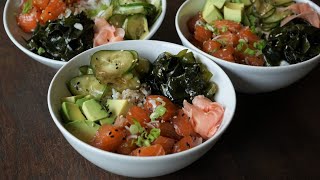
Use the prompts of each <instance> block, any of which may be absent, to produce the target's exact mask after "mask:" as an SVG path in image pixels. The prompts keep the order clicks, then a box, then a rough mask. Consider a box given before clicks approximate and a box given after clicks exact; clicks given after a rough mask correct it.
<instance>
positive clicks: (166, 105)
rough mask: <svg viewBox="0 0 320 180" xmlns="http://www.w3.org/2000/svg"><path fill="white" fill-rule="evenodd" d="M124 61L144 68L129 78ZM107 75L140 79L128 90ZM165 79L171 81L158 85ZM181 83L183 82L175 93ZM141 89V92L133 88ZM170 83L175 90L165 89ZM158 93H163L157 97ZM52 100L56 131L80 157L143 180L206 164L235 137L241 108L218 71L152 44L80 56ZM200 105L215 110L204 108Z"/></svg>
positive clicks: (62, 73) (56, 84)
mask: <svg viewBox="0 0 320 180" xmlns="http://www.w3.org/2000/svg"><path fill="white" fill-rule="evenodd" d="M155 46H156V47H157V49H154V48H153V47H155ZM124 57H127V58H129V59H130V61H126V60H125V58H124ZM130 57H134V58H136V57H138V59H139V60H138V61H135V60H133V61H131V60H132V59H131V58H130ZM120 59H121V60H120ZM146 60H148V63H147V64H149V65H150V66H146ZM124 61H125V62H126V63H128V62H130V63H132V62H133V63H138V64H135V66H134V67H132V66H130V67H131V68H129V70H125V71H123V70H124V68H123V67H124V66H123V63H124ZM168 62H170V63H169V64H170V65H168V64H167V65H166V66H163V64H162V63H165V64H166V63H168ZM110 63H111V64H112V66H110V65H111V64H110ZM177 63H178V64H179V65H178V64H177ZM180 63H182V64H180ZM184 63H186V64H184ZM146 67H149V68H150V69H149V70H148V71H145V68H146ZM159 67H160V68H159ZM181 67H184V68H181ZM105 68H107V69H108V68H113V69H114V70H113V72H115V71H116V72H117V73H119V70H120V71H122V72H124V76H122V78H125V79H127V78H128V77H130V78H129V79H134V77H138V78H139V79H138V80H137V79H135V80H134V82H133V81H130V83H125V84H127V85H126V87H125V88H123V86H122V85H121V80H119V79H118V78H117V81H113V80H112V77H114V76H113V75H112V76H110V74H108V75H106V74H105V71H104V70H105ZM188 68H195V69H197V70H196V71H197V72H192V71H187V70H188ZM125 69H126V68H125ZM139 69H140V70H139ZM143 69H144V70H143ZM109 70H110V69H109ZM169 71H170V72H171V73H169ZM161 72H163V73H161ZM181 72H183V73H182V74H181ZM137 73H138V74H137ZM139 73H144V75H145V76H144V77H145V78H143V77H142V76H140V75H141V74H140V75H139ZM149 73H150V74H149ZM188 73H192V74H193V76H194V77H191V76H190V74H189V75H188ZM79 74H80V75H79ZM163 74H166V77H167V76H168V77H169V76H170V78H168V79H167V80H164V81H162V80H159V79H157V81H155V79H156V76H162V75H163ZM196 74H197V75H196ZM132 75H133V76H132ZM187 76H188V77H187ZM79 78H80V79H79ZM181 78H183V79H184V80H181ZM188 78H191V79H192V82H191V81H189V80H188ZM169 79H171V80H169ZM173 79H179V80H178V84H177V86H175V88H174V84H175V83H173V82H174V80H173ZM201 79H202V80H201ZM105 80H107V81H108V82H109V83H106V81H105ZM160 81H161V83H162V85H159V84H158V85H157V83H160ZM88 82H89V83H92V85H90V86H87V83H88ZM201 82H202V83H201ZM204 82H205V83H204ZM118 83H120V85H119V84H118ZM134 83H138V84H140V85H138V86H137V84H135V85H134V86H131V85H129V84H134ZM166 83H169V84H171V85H169V86H170V87H172V88H171V89H170V88H169V89H165V88H164V87H165V86H166V85H165V84H166ZM194 83H196V84H197V86H195V84H194ZM150 84H152V87H151V89H149V88H150ZM187 84H193V85H192V87H191V86H189V88H190V89H189V88H186V86H188V85H187ZM204 84H206V85H205V86H203V85H204ZM167 85H168V84H167ZM130 86H131V87H130ZM156 86H158V87H162V88H160V89H158V90H159V91H158V92H157V91H156V89H157V87H156ZM201 86H202V87H201ZM101 87H102V88H101ZM132 87H135V88H132ZM147 87H149V88H147ZM200 87H201V88H200ZM205 87H210V88H209V89H207V88H205ZM212 87H213V88H212ZM119 88H120V89H124V90H122V91H121V90H119ZM197 88H200V89H202V90H201V92H203V94H204V95H198V94H199V93H201V92H200V91H199V92H196V89H197ZM101 89H103V91H104V92H103V93H100V92H101ZM173 89H175V90H173ZM79 92H82V93H79ZM83 92H84V93H83ZM130 92H131V93H130ZM163 92H164V93H166V94H163ZM173 92H176V94H175V93H173ZM177 92H180V93H177ZM186 92H192V93H186ZM129 94H134V95H129ZM182 94H184V95H183V97H185V98H181V95H182ZM137 97H142V98H137ZM47 98H48V99H47V100H48V107H49V111H50V114H51V117H52V119H53V121H54V123H55V124H56V126H57V127H58V129H59V130H60V132H61V133H62V135H63V136H64V137H65V139H66V140H67V141H68V142H69V143H70V145H71V146H72V147H73V148H74V149H75V150H76V151H77V152H78V153H79V154H81V155H82V156H83V157H84V158H86V159H87V160H89V161H90V162H92V163H93V164H95V165H96V166H98V167H100V168H102V169H104V170H106V171H109V172H111V173H115V174H119V175H123V176H129V177H140V178H141V177H155V176H161V175H165V174H169V173H172V172H175V171H177V170H179V169H182V168H184V167H186V166H188V165H190V164H191V163H193V162H194V161H196V160H197V159H199V158H200V157H201V156H203V155H204V154H205V153H206V152H207V151H209V150H210V148H211V147H212V146H213V145H214V144H215V143H216V142H217V140H218V139H219V138H220V137H221V135H222V134H223V133H224V131H225V130H226V129H227V127H228V125H229V124H230V123H231V120H232V117H233V115H234V112H235V108H236V96H235V91H234V88H233V85H232V83H231V81H230V80H229V78H228V76H227V75H226V74H225V73H224V71H223V70H222V69H221V68H220V67H219V66H218V65H216V64H215V63H214V62H213V61H211V60H209V59H208V58H207V57H205V56H203V55H201V54H199V53H197V52H194V51H192V50H190V49H186V48H185V47H183V46H181V45H176V44H172V43H168V42H161V41H152V40H133V41H122V42H116V43H111V44H107V45H102V46H99V47H95V48H93V49H90V50H88V51H85V52H84V53H81V54H79V55H77V56H76V57H74V58H73V59H72V60H70V61H69V62H68V63H67V64H66V65H65V66H63V67H62V68H61V69H60V70H59V71H58V72H57V73H56V75H55V76H54V78H53V79H52V81H51V83H50V87H49V90H48V97H47ZM197 100H200V101H198V102H201V104H203V107H205V108H207V109H204V108H203V107H201V108H200V107H197V108H196V107H195V106H197V105H196V104H197V103H196V102H195V101H197ZM92 103H93V104H92ZM207 103H209V104H210V105H208V104H207ZM204 104H206V105H208V106H204ZM198 105H199V104H198ZM93 107H95V108H94V109H93ZM119 107H121V108H119ZM194 108H195V109H194ZM71 109H73V110H72V111H71ZM90 109H91V110H90ZM92 112H94V113H92ZM191 112H192V113H191ZM194 115H199V116H201V118H200V119H206V121H201V122H202V123H201V122H200V121H198V120H199V117H195V116H194ZM180 120H181V121H180ZM179 122H180V123H179ZM84 126H85V127H86V128H83V127H84ZM87 128H89V129H90V130H87ZM84 129H86V130H84Z"/></svg>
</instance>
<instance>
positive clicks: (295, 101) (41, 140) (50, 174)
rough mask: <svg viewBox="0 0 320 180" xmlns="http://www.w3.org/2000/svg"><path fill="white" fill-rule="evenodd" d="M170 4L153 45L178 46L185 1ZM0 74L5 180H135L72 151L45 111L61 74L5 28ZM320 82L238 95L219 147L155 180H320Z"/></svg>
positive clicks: (0, 162)
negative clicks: (25, 48)
mask: <svg viewBox="0 0 320 180" xmlns="http://www.w3.org/2000/svg"><path fill="white" fill-rule="evenodd" d="M167 2H168V10H167V15H166V17H165V20H164V22H163V24H162V25H161V27H160V29H159V31H158V32H157V33H156V34H155V35H154V38H153V39H158V40H163V41H169V42H174V43H179V44H180V43H181V42H180V40H179V38H178V35H177V34H176V30H175V26H174V17H175V13H176V11H177V9H178V7H179V6H180V5H181V4H182V3H183V2H184V1H183V0H168V1H167ZM316 2H317V3H318V4H319V1H316ZM4 5H5V1H4V0H1V1H0V9H1V12H3V8H4ZM2 19H3V17H2V13H1V20H0V21H1V24H3V21H2ZM0 72H1V73H0V179H47V178H48V179H110V180H122V179H131V178H126V177H122V176H118V175H114V174H111V173H108V172H106V171H104V170H102V169H100V168H98V167H96V166H95V165H93V164H92V163H90V162H89V161H87V160H86V159H84V158H83V157H82V156H80V155H79V154H78V153H77V152H76V151H75V150H74V149H73V148H72V147H71V146H70V145H69V144H68V143H67V141H66V140H65V139H64V137H63V136H62V135H61V133H60V132H59V130H58V129H57V128H56V126H55V124H54V123H53V121H52V120H51V117H50V114H49V111H48V108H47V100H46V96H47V90H48V86H49V83H50V81H51V79H52V77H53V76H54V74H55V72H56V71H55V70H53V69H50V68H49V67H46V66H44V65H42V64H40V63H38V62H35V61H34V60H32V59H31V58H29V57H27V56H26V55H25V54H24V53H22V52H21V51H20V50H19V49H18V48H16V47H15V46H14V45H13V43H12V42H11V41H10V40H9V38H8V37H7V36H6V33H5V31H4V28H3V26H0ZM319 77H320V67H319V66H318V67H317V68H316V69H314V70H313V71H312V72H311V73H310V74H309V75H307V76H306V77H305V78H304V79H302V80H300V81H299V82H297V83H295V84H293V85H291V86H289V87H287V88H285V89H281V90H278V91H275V92H272V93H265V94H258V95H247V94H240V93H238V94H237V110H236V114H235V117H234V119H233V122H232V123H231V125H230V127H229V128H228V129H227V131H226V133H225V134H224V135H223V136H222V138H221V139H220V140H219V141H218V143H217V144H216V145H215V146H214V147H213V148H212V149H211V150H210V151H209V152H208V153H207V154H206V155H205V156H203V157H202V158H201V159H199V160H198V161H196V162H195V163H193V164H192V165H190V166H188V167H186V168H184V169H182V170H180V171H178V172H176V173H173V174H170V175H167V176H163V177H158V178H153V179H195V178H196V177H197V178H200V179H319V178H320V171H319V170H320V165H319V164H320V111H319V107H320V106H319V104H320V95H319V93H320V83H319V82H320V81H319Z"/></svg>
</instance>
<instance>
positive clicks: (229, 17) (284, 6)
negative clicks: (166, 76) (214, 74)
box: [175, 0, 320, 93]
mask: <svg viewBox="0 0 320 180" xmlns="http://www.w3.org/2000/svg"><path fill="white" fill-rule="evenodd" d="M219 2H220V1H219ZM221 2H222V3H220V4H219V3H218V4H214V1H211V0H199V1H191V0H187V1H186V2H184V3H183V4H182V5H181V7H180V8H179V10H178V11H177V14H176V18H175V26H176V31H177V33H178V35H179V38H180V39H181V42H182V44H183V45H184V46H186V47H189V48H191V49H193V50H194V51H196V52H199V53H201V54H203V55H205V56H207V57H208V58H210V59H211V60H213V61H215V62H216V63H217V64H219V65H220V66H221V67H222V68H223V69H224V71H225V72H226V73H227V74H228V76H229V77H230V79H231V81H232V83H233V85H234V87H235V89H236V91H238V92H243V93H263V92H270V91H274V90H278V89H280V88H284V87H287V86H289V85H291V84H292V83H294V82H296V81H298V80H299V79H301V78H303V77H304V76H306V75H307V74H308V73H309V72H310V71H311V70H312V69H313V68H314V67H316V66H317V64H318V62H319V59H320V55H319V53H320V52H319V50H320V49H319V47H320V46H319V45H320V39H319V38H318V37H317V35H316V34H318V33H319V32H320V29H319V15H318V14H319V12H320V8H319V6H317V5H316V4H315V3H313V2H311V1H309V0H297V1H292V0H286V1H278V0H272V1H268V2H269V3H267V1H262V0H256V1H240V3H231V1H230V2H229V1H221ZM232 2H233V1H232ZM219 8H220V9H219ZM310 17H313V18H315V19H313V20H312V19H311V20H310ZM201 38H202V39H201ZM311 54H312V55H311Z"/></svg>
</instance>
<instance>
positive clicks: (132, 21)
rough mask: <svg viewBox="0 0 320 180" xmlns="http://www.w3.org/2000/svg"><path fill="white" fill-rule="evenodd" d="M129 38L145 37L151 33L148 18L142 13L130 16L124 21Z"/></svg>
mask: <svg viewBox="0 0 320 180" xmlns="http://www.w3.org/2000/svg"><path fill="white" fill-rule="evenodd" d="M124 30H125V32H126V34H125V36H126V38H127V39H144V38H145V37H146V36H147V35H148V34H149V28H148V21H147V18H146V17H145V16H144V15H142V14H136V15H132V16H129V17H128V18H127V19H126V21H125V23H124Z"/></svg>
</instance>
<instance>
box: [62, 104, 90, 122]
mask: <svg viewBox="0 0 320 180" xmlns="http://www.w3.org/2000/svg"><path fill="white" fill-rule="evenodd" d="M61 110H62V111H61V112H62V118H63V119H64V120H65V121H78V120H86V117H85V116H84V115H83V114H82V113H81V111H80V108H79V106H78V105H76V104H74V103H70V102H63V103H62V109H61Z"/></svg>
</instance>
